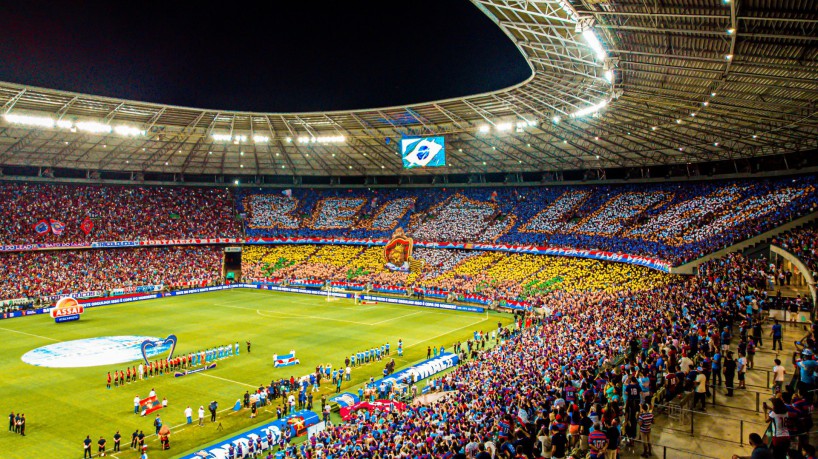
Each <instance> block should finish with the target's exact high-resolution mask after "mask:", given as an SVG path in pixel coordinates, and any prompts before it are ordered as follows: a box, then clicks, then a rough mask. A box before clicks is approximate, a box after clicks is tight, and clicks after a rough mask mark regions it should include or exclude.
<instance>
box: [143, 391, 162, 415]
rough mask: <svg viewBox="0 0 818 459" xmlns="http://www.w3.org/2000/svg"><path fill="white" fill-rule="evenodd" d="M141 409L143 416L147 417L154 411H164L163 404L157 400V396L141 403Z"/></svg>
mask: <svg viewBox="0 0 818 459" xmlns="http://www.w3.org/2000/svg"><path fill="white" fill-rule="evenodd" d="M139 408H140V412H141V413H142V416H147V415H149V414H151V413H153V412H154V411H157V410H161V409H162V403H161V402H160V401H159V400H157V399H156V396H155V395H153V396H150V397H148V398H146V399H142V400H140V401H139Z"/></svg>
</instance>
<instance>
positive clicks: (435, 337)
mask: <svg viewBox="0 0 818 459" xmlns="http://www.w3.org/2000/svg"><path fill="white" fill-rule="evenodd" d="M486 320H487V319H480V320H478V321H477V322H472V323H470V324H467V325H464V326H462V327H460V328H455V329H454V330H449V331H447V332H444V333H441V334H439V335H437V336H433V337H431V338H426V339H424V340H423V341H418V342H417V343H414V344H410V345H408V346H406V347H407V348H410V347H412V346H417V345H418V344H420V343H425V342H426V341H431V340H433V339H438V338H440V337H441V336H446V335H448V334H449V333H454V332H456V331H460V330H463V329H464V328H469V327H473V326H475V325H477V324H479V323H482V322H485V321H486Z"/></svg>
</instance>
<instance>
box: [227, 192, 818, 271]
mask: <svg viewBox="0 0 818 459" xmlns="http://www.w3.org/2000/svg"><path fill="white" fill-rule="evenodd" d="M816 186H818V180H816V177H815V176H798V177H795V178H791V177H790V178H776V179H757V180H737V181H712V182H691V183H684V184H678V183H672V182H668V183H656V184H631V185H593V186H590V185H589V186H574V187H518V188H515V187H504V188H463V189H449V188H427V189H423V190H422V191H421V190H419V189H389V190H384V189H363V188H362V189H349V190H338V189H330V190H310V189H295V190H292V195H291V196H282V195H281V193H280V192H275V191H267V192H265V191H252V190H249V189H248V190H239V191H238V193H239V194H240V197H241V199H240V200H239V207H240V208H239V211H240V212H244V213H246V214H247V215H248V216H249V217H248V226H247V233H248V235H250V236H320V237H348V238H388V237H389V236H390V235H391V234H392V231H393V229H394V228H396V227H403V228H404V230H405V231H406V233H407V234H408V235H409V236H411V237H413V238H414V239H415V240H421V241H437V242H496V243H508V244H518V245H519V244H522V245H550V246H558V247H577V248H584V249H599V250H607V251H613V252H622V253H630V254H638V255H646V256H651V257H655V258H659V259H662V260H665V261H669V262H671V263H673V264H680V263H683V262H686V261H689V260H692V259H695V258H698V257H699V256H701V255H703V254H706V253H709V252H712V251H714V250H717V249H719V248H722V247H724V246H726V245H729V244H732V243H735V242H737V241H740V240H743V239H746V238H748V237H751V236H753V235H756V234H759V233H761V232H763V231H765V230H767V229H770V228H773V227H775V226H777V225H780V224H781V223H784V222H787V221H789V220H791V219H793V218H795V217H798V216H801V215H804V214H807V213H809V212H813V211H815V210H816V209H818V193H816Z"/></svg>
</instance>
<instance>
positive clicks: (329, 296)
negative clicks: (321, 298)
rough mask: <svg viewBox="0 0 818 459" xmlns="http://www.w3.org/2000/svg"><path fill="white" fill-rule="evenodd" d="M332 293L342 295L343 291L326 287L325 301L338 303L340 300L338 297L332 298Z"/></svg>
mask: <svg viewBox="0 0 818 459" xmlns="http://www.w3.org/2000/svg"><path fill="white" fill-rule="evenodd" d="M333 293H344V290H343V289H341V288H336V287H327V301H328V302H329V301H338V300H340V299H341V297H339V296H334V295H333Z"/></svg>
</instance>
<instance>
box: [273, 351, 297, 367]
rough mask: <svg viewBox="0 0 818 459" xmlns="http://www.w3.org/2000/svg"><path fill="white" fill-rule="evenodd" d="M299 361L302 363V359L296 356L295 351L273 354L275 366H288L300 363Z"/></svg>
mask: <svg viewBox="0 0 818 459" xmlns="http://www.w3.org/2000/svg"><path fill="white" fill-rule="evenodd" d="M299 363H301V361H300V360H298V359H297V358H295V351H290V353H289V354H284V355H275V354H274V355H273V366H274V367H288V366H290V365H298V364H299Z"/></svg>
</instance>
